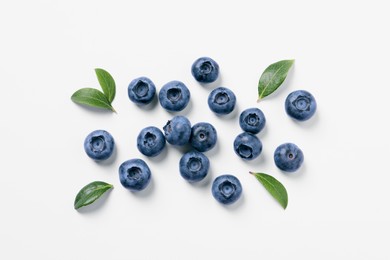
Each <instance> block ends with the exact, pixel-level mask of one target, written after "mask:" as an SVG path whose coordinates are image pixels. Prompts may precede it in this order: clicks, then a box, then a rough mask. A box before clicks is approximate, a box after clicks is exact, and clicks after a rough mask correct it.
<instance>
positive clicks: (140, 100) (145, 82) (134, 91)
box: [127, 77, 156, 105]
mask: <svg viewBox="0 0 390 260" xmlns="http://www.w3.org/2000/svg"><path fill="white" fill-rule="evenodd" d="M127 93H128V95H129V98H130V100H131V101H133V102H134V103H136V104H138V105H146V104H149V103H150V102H152V100H153V97H154V95H155V94H156V86H155V85H154V83H153V82H152V81H151V80H150V79H149V78H147V77H140V78H136V79H134V80H132V81H131V82H130V84H129V87H128V88H127Z"/></svg>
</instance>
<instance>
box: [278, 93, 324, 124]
mask: <svg viewBox="0 0 390 260" xmlns="http://www.w3.org/2000/svg"><path fill="white" fill-rule="evenodd" d="M284 107H285V109H286V112H287V114H288V115H289V116H291V117H292V118H294V119H296V120H299V121H305V120H308V119H309V118H310V117H312V116H313V115H314V112H316V109H317V102H316V100H315V99H314V97H313V95H312V94H310V93H309V92H307V91H305V90H297V91H294V92H291V93H290V94H289V95H288V96H287V98H286V102H285V103H284Z"/></svg>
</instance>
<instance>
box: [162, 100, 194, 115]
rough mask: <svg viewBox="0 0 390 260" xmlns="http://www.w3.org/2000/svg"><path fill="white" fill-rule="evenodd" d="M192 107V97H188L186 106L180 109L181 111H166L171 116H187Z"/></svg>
mask: <svg viewBox="0 0 390 260" xmlns="http://www.w3.org/2000/svg"><path fill="white" fill-rule="evenodd" d="M192 107H193V103H192V98H190V100H189V101H188V104H187V106H186V107H185V108H184V109H183V110H181V111H176V112H175V111H167V112H168V113H169V114H170V115H171V117H174V116H179V115H180V116H187V117H188V115H189V114H190V113H191V111H192Z"/></svg>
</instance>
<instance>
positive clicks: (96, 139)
mask: <svg viewBox="0 0 390 260" xmlns="http://www.w3.org/2000/svg"><path fill="white" fill-rule="evenodd" d="M114 146H115V142H114V138H112V135H111V134H110V133H109V132H107V131H104V130H95V131H93V132H92V133H90V134H89V135H88V136H87V137H86V138H85V140H84V150H85V152H86V153H87V155H88V156H89V157H90V158H92V159H94V160H96V161H101V160H106V159H108V158H109V157H110V156H111V155H112V152H113V151H114Z"/></svg>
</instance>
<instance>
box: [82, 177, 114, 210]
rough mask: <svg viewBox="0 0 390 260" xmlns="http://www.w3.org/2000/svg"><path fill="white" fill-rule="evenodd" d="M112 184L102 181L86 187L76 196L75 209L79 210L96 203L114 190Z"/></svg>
mask: <svg viewBox="0 0 390 260" xmlns="http://www.w3.org/2000/svg"><path fill="white" fill-rule="evenodd" d="M113 187H114V186H112V185H111V184H108V183H105V182H102V181H94V182H91V183H90V184H88V185H86V186H84V187H83V188H82V189H81V190H80V191H79V193H77V195H76V199H75V201H74V208H75V209H79V208H81V207H84V206H87V205H89V204H92V203H93V202H95V201H96V200H97V199H98V198H100V197H101V196H102V195H103V194H104V193H105V192H106V191H108V190H109V189H111V188H113Z"/></svg>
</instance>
